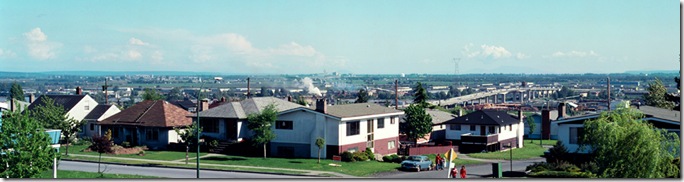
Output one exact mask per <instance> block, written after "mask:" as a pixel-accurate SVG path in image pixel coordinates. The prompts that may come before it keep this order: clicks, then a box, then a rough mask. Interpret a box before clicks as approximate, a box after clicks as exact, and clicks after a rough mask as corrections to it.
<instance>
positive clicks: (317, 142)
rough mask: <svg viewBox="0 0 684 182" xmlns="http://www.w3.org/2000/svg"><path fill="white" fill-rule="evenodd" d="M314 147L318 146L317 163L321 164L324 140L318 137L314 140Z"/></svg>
mask: <svg viewBox="0 0 684 182" xmlns="http://www.w3.org/2000/svg"><path fill="white" fill-rule="evenodd" d="M316 146H318V163H319V164H320V163H321V150H322V149H323V147H325V139H323V138H321V137H318V138H316Z"/></svg>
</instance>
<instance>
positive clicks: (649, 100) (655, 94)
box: [644, 78, 674, 109]
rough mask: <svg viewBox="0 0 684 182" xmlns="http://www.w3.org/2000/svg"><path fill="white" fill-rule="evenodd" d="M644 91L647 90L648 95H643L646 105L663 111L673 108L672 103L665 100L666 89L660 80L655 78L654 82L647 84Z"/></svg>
mask: <svg viewBox="0 0 684 182" xmlns="http://www.w3.org/2000/svg"><path fill="white" fill-rule="evenodd" d="M646 90H648V93H647V94H645V95H644V100H645V101H646V105H649V106H654V107H659V108H664V109H672V108H674V103H672V102H670V101H668V100H667V99H666V95H667V88H665V86H664V85H663V82H662V81H660V79H658V78H656V80H655V82H651V83H649V84H648V88H646Z"/></svg>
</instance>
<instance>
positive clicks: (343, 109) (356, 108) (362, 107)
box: [326, 103, 403, 118]
mask: <svg viewBox="0 0 684 182" xmlns="http://www.w3.org/2000/svg"><path fill="white" fill-rule="evenodd" d="M327 107H328V108H327V109H326V112H327V113H326V114H329V115H331V116H335V117H339V118H349V117H357V116H368V115H378V114H390V113H397V114H401V113H403V112H402V111H400V110H396V109H393V108H388V107H384V106H381V105H378V104H371V103H358V104H344V105H332V106H327Z"/></svg>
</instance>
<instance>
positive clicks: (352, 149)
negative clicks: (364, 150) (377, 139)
mask: <svg viewBox="0 0 684 182" xmlns="http://www.w3.org/2000/svg"><path fill="white" fill-rule="evenodd" d="M347 151H349V152H351V153H354V152H356V151H359V147H352V148H349V149H347Z"/></svg>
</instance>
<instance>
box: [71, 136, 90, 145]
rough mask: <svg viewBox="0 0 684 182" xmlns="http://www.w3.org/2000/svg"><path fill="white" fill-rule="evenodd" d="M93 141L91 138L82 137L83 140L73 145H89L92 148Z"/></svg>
mask: <svg viewBox="0 0 684 182" xmlns="http://www.w3.org/2000/svg"><path fill="white" fill-rule="evenodd" d="M92 140H93V139H92V138H91V137H88V136H84V137H81V139H79V140H76V142H74V143H73V144H74V145H88V146H90V145H91V144H92V142H91V141H92Z"/></svg>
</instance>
